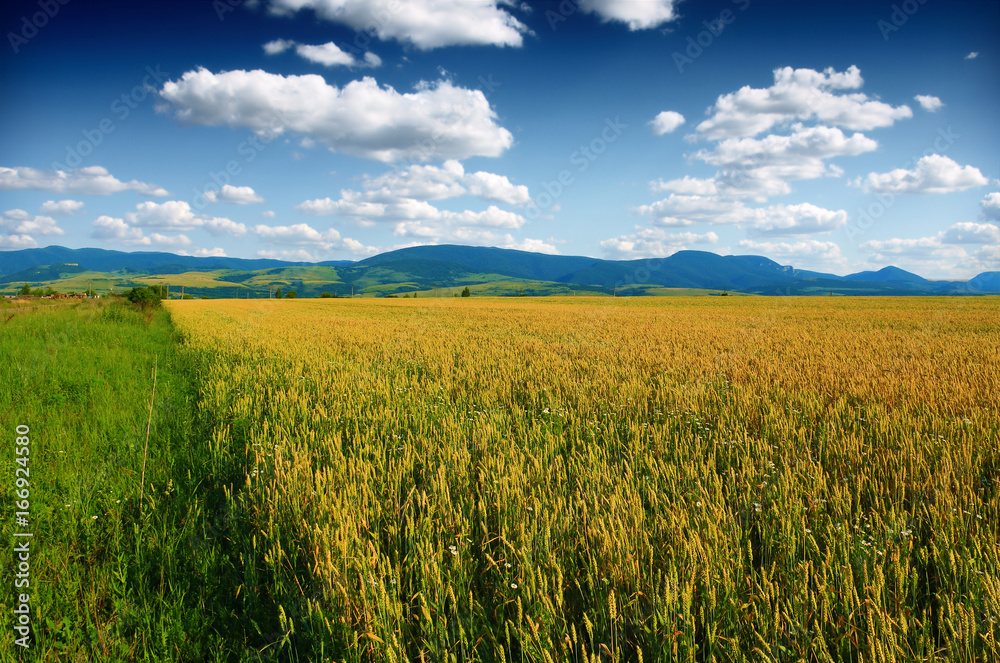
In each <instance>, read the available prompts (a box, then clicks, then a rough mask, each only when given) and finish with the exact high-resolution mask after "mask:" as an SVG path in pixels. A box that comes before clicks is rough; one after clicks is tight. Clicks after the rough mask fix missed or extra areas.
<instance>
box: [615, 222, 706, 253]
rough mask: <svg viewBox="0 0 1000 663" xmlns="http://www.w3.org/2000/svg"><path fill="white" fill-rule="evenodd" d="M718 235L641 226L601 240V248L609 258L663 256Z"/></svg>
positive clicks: (704, 242)
mask: <svg viewBox="0 0 1000 663" xmlns="http://www.w3.org/2000/svg"><path fill="white" fill-rule="evenodd" d="M718 241H719V236H718V235H716V234H715V233H714V232H711V231H709V232H707V233H702V234H699V233H693V232H678V233H670V232H667V231H665V230H663V229H662V228H641V229H637V231H636V232H634V233H632V234H629V235H621V236H620V237H613V238H611V239H606V240H603V241H602V242H601V249H602V250H603V251H604V255H605V257H606V258H608V259H609V260H633V259H636V258H664V257H666V256H669V255H673V254H674V253H677V252H678V251H683V250H684V249H686V248H688V246H690V245H691V244H715V243H716V242H718Z"/></svg>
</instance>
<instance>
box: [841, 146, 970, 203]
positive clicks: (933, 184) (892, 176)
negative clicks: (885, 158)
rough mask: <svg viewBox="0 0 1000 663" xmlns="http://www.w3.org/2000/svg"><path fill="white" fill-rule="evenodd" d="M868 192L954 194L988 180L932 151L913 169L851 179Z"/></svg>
mask: <svg viewBox="0 0 1000 663" xmlns="http://www.w3.org/2000/svg"><path fill="white" fill-rule="evenodd" d="M852 184H854V186H860V187H863V188H864V190H865V192H866V193H871V192H874V191H878V192H881V193H952V192H954V191H963V190H965V189H969V188H972V187H977V186H984V185H986V184H989V180H988V179H987V178H986V177H984V176H983V174H982V173H981V172H979V169H978V168H975V167H973V166H959V165H958V164H957V163H955V162H954V161H952V160H951V159H949V158H948V157H946V156H942V155H940V154H931V155H928V156H925V157H921V159H920V160H919V161H917V163H916V165H915V166H914V168H913V170H906V169H905V168H897V169H895V170H891V171H889V172H888V173H869V174H868V176H867V177H865V178H863V179H862V178H858V179H856V180H854V181H853V182H852Z"/></svg>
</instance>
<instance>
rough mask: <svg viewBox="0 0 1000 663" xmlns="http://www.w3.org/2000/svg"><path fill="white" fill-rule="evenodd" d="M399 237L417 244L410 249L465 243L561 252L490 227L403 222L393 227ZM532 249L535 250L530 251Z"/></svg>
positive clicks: (412, 244)
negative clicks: (426, 245)
mask: <svg viewBox="0 0 1000 663" xmlns="http://www.w3.org/2000/svg"><path fill="white" fill-rule="evenodd" d="M393 234H394V235H396V236H397V237H406V238H412V239H415V240H417V241H415V242H411V243H409V244H407V246H418V245H421V244H465V245H470V246H498V247H501V248H508V249H520V250H522V251H537V252H540V253H558V251H557V250H556V248H555V246H553V245H551V244H550V243H548V242H545V241H543V240H538V239H529V238H521V239H519V238H516V237H514V235H512V234H511V233H499V232H497V229H496V228H495V227H494V228H489V227H473V226H461V225H451V224H449V223H447V222H439V221H424V220H415V221H400V222H399V223H397V224H396V225H395V227H394V228H393ZM528 247H532V248H528Z"/></svg>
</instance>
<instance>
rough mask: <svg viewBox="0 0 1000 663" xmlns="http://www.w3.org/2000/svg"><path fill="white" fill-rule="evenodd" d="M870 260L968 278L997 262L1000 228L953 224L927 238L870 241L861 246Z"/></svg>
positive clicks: (999, 259) (991, 268)
mask: <svg viewBox="0 0 1000 663" xmlns="http://www.w3.org/2000/svg"><path fill="white" fill-rule="evenodd" d="M860 248H861V250H862V251H865V252H866V253H868V254H869V256H870V258H871V259H872V261H873V262H877V263H880V264H886V263H889V262H894V263H899V264H900V266H903V267H904V268H905V269H911V270H913V271H915V272H917V273H920V274H923V275H925V276H932V277H937V278H941V277H944V278H949V277H950V278H967V277H968V276H969V275H972V274H977V273H979V272H983V271H996V270H997V268H998V265H1000V228H998V227H997V226H995V225H993V224H990V223H968V222H963V223H956V224H954V225H952V226H950V227H948V228H946V229H945V230H942V231H941V232H939V233H937V234H936V235H932V236H929V237H915V238H898V237H897V238H892V239H887V240H872V241H869V242H865V243H863V244H862V245H861V246H860Z"/></svg>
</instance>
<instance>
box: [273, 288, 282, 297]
mask: <svg viewBox="0 0 1000 663" xmlns="http://www.w3.org/2000/svg"><path fill="white" fill-rule="evenodd" d="M274 298H275V299H281V288H278V289H277V290H275V291H274Z"/></svg>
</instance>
